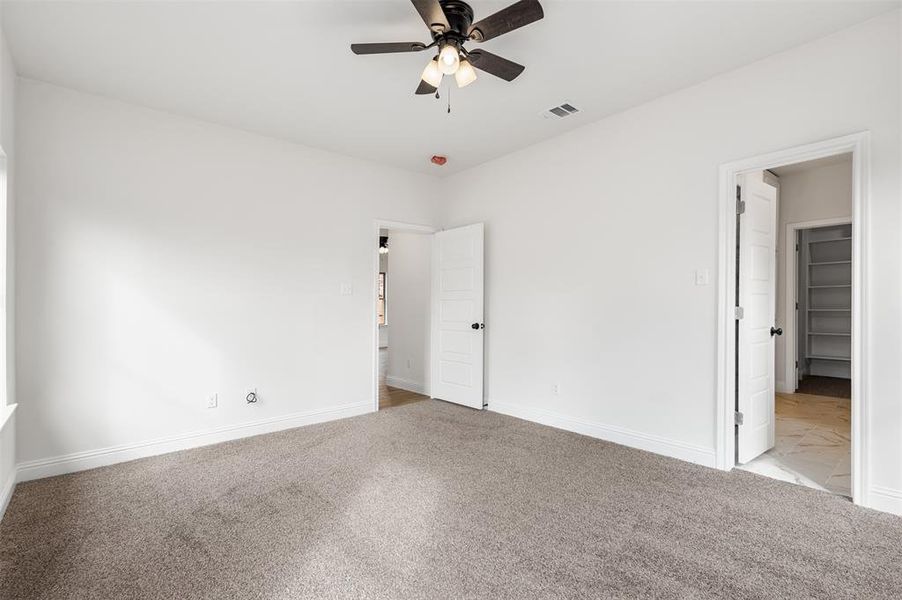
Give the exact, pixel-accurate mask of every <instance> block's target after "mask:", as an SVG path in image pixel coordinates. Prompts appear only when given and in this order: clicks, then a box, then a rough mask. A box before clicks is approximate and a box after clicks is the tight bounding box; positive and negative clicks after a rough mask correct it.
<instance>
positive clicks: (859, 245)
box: [717, 133, 868, 505]
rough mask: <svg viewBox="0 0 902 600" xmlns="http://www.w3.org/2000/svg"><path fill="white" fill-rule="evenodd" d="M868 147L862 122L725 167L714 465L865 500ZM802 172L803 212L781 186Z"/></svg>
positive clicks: (785, 187) (786, 188)
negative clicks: (836, 176) (838, 200)
mask: <svg viewBox="0 0 902 600" xmlns="http://www.w3.org/2000/svg"><path fill="white" fill-rule="evenodd" d="M867 149H868V134H867V133H862V134H856V135H852V136H847V137H844V138H838V139H835V140H828V141H825V142H820V143H816V144H811V145H808V146H803V147H799V148H793V149H789V150H784V151H780V152H775V153H772V154H769V155H764V156H760V157H754V158H751V159H747V160H744V161H738V162H736V163H731V164H728V165H724V166H723V167H722V168H721V239H720V241H721V244H720V253H721V265H720V274H721V279H720V300H721V303H722V304H721V307H722V308H721V311H720V318H719V323H718V330H719V336H720V337H719V352H718V355H719V358H718V361H719V362H718V390H719V397H720V401H719V402H718V422H719V423H720V431H719V433H718V438H717V464H718V467H719V468H722V469H726V470H729V469H732V468H733V467H739V468H743V469H747V470H751V471H754V472H757V473H759V474H762V475H767V476H770V477H776V478H779V479H783V480H786V481H790V482H792V483H797V484H802V485H807V486H809V487H816V488H819V489H822V490H826V491H828V492H831V493H834V494H839V495H843V496H847V497H851V498H852V499H853V501H854V502H855V503H858V504H865V505H867V498H866V495H865V493H864V491H865V490H866V489H867V486H866V482H865V476H866V473H867V470H866V464H867V438H866V433H865V431H866V430H865V428H864V423H865V422H866V420H865V414H866V407H867V398H866V397H865V396H864V393H863V392H864V390H865V389H866V388H865V386H863V385H862V382H861V377H860V374H861V373H863V372H865V370H864V368H863V363H864V360H865V358H866V357H865V356H864V355H863V354H862V352H861V332H862V331H863V323H864V322H865V319H866V314H865V309H866V305H865V303H864V302H862V298H863V295H864V289H865V288H864V285H863V281H864V270H863V269H862V265H863V264H865V263H864V259H865V257H864V254H863V251H864V248H865V244H864V243H863V240H862V239H861V232H862V231H863V230H865V227H864V224H863V218H864V217H865V216H866V214H867V213H866V210H865V205H866V202H867V179H866V174H867V168H866V166H867V159H868V156H867ZM828 171H832V172H835V173H838V172H845V173H846V175H847V178H846V183H845V184H839V183H836V182H835V181H830V180H829V179H828V178H826V175H825V174H826V173H827V172H828ZM802 173H805V177H807V178H808V181H803V182H802V183H804V184H805V185H797V186H795V189H796V190H798V189H807V190H808V192H809V195H811V196H812V199H810V200H807V201H806V203H807V205H806V206H805V207H802V208H804V210H803V211H802V212H801V213H800V212H793V211H798V210H799V209H800V206H799V203H798V198H797V197H796V198H795V199H794V200H793V202H794V203H795V204H796V205H795V206H789V204H791V203H789V202H788V200H789V195H788V194H789V191H790V190H789V189H788V188H789V187H790V186H789V183H790V182H791V181H795V180H800V181H801V180H802V179H804V178H803V177H802V175H800V174H802ZM816 177H820V178H821V179H822V180H823V181H821V183H822V184H823V185H826V186H828V187H830V188H831V189H832V190H833V192H835V195H837V196H844V201H845V203H846V208H845V210H844V211H840V212H836V211H837V210H838V209H837V208H836V206H831V205H830V203H829V202H827V201H826V200H825V197H824V194H823V190H821V192H817V193H814V192H812V190H813V189H815V188H812V178H816ZM806 186H807V188H806ZM743 187H744V188H745V189H744V190H743ZM840 192H841V193H840ZM806 211H807V212H806ZM812 211H813V212H812ZM819 211H820V212H819ZM831 211H832V212H831ZM800 215H803V218H800ZM825 215H826V216H825ZM743 219H746V221H745V222H743ZM743 236H746V237H743ZM797 245H798V248H799V251H798V252H797V251H796V246H797ZM840 255H842V256H840ZM778 280H779V281H780V283H778ZM796 303H798V308H796V306H797V304H796Z"/></svg>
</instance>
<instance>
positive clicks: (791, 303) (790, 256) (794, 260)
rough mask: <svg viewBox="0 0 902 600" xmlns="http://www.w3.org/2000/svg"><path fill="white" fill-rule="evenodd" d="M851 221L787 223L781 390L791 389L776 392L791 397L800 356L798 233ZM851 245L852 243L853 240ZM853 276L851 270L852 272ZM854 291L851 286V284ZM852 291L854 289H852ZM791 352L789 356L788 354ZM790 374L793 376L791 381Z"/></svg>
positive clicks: (785, 234) (839, 218) (823, 220)
mask: <svg viewBox="0 0 902 600" xmlns="http://www.w3.org/2000/svg"><path fill="white" fill-rule="evenodd" d="M851 224H852V219H851V218H849V217H832V218H829V219H815V220H813V221H799V222H797V223H787V224H786V231H785V232H784V238H783V256H784V258H785V260H786V264H785V266H784V269H783V272H784V273H785V274H786V289H784V290H783V291H784V292H785V294H784V297H783V298H782V300H783V302H784V307H783V314H784V321H786V324H785V325H783V331H784V336H785V337H784V339H785V340H786V351H785V352H784V353H783V376H784V377H785V378H786V379H785V380H784V381H782V382H778V383H782V384H783V385H784V386H787V387H792V390H790V391H789V392H786V390H785V389H783V390H779V389H778V391H781V392H784V393H790V394H791V393H793V392H795V390H796V385H797V383H796V382H797V381H798V377H799V375H798V369H797V368H796V366H795V361H796V358H797V357H798V355H799V339H798V338H799V336H798V328H797V320H798V319H797V318H796V317H798V314H797V312H796V307H795V303H796V302H797V301H798V298H799V280H798V274H797V273H796V271H797V270H798V269H797V267H798V256H797V254H796V249H795V244H796V235H797V232H799V231H801V230H803V229H816V228H818V227H832V226H835V225H851ZM853 242H854V240H853ZM853 276H854V270H853ZM853 288H854V283H853ZM853 291H854V289H853ZM790 350H792V353H790ZM790 374H792V375H793V377H792V378H790Z"/></svg>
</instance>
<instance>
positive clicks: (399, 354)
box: [374, 225, 432, 410]
mask: <svg viewBox="0 0 902 600" xmlns="http://www.w3.org/2000/svg"><path fill="white" fill-rule="evenodd" d="M378 233H379V235H378V242H377V244H376V246H375V248H374V251H375V252H376V253H377V260H378V270H377V285H376V299H375V300H376V326H377V330H378V334H377V336H376V338H377V350H376V351H377V355H378V360H377V390H376V397H377V402H378V403H377V409H378V410H384V409H387V408H395V407H398V406H404V405H406V404H412V403H414V402H420V401H423V400H427V399H429V396H428V392H427V390H428V388H429V386H428V374H429V314H430V294H429V287H430V279H431V278H430V255H431V246H432V236H431V230H429V231H426V230H421V229H420V228H415V229H414V228H412V226H401V225H388V226H384V227H379V231H378Z"/></svg>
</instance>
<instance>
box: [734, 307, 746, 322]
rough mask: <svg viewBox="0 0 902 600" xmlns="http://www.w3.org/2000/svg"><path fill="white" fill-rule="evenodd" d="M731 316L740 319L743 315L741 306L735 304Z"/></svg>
mask: <svg viewBox="0 0 902 600" xmlns="http://www.w3.org/2000/svg"><path fill="white" fill-rule="evenodd" d="M733 316H734V317H735V319H736V320H737V321H738V320H739V319H741V318H742V317H744V316H745V311H744V310H743V309H742V307H741V306H737V307H736V308H735V312H734V313H733Z"/></svg>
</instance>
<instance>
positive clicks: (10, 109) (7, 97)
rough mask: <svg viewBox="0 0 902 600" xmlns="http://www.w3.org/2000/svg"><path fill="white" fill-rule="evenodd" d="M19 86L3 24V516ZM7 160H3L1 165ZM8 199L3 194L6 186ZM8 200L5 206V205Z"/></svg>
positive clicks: (10, 459)
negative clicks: (16, 104) (17, 90)
mask: <svg viewBox="0 0 902 600" xmlns="http://www.w3.org/2000/svg"><path fill="white" fill-rule="evenodd" d="M15 88H16V70H15V65H14V64H13V60H12V57H11V56H10V53H9V49H8V48H7V46H6V39H5V36H4V34H3V29H2V24H0V147H2V149H3V151H4V152H5V154H6V160H5V164H3V167H5V172H2V171H3V170H2V169H0V179H2V178H5V183H4V182H3V181H0V221H2V224H0V232H2V237H3V239H2V243H0V281H3V280H4V279H5V283H6V285H5V287H3V288H0V335H2V338H0V339H5V343H4V344H2V345H0V354H2V358H0V517H2V516H3V512H4V509H5V508H6V503H7V502H8V501H9V497H10V495H11V494H12V488H13V486H14V485H15V474H16V468H15V466H16V454H15V439H16V420H15V418H16V417H15V415H14V414H13V411H14V410H15V409H14V404H15V402H16V394H15V326H14V322H13V321H14V310H15V304H14V294H15V264H14V262H15V254H14V251H13V244H14V240H15V236H14V223H15V173H14V170H15V156H14V155H15V95H16V92H15ZM3 162H4V161H2V159H0V164H2V163H3ZM4 185H5V187H6V198H3V197H2V190H3V186H4ZM4 203H5V205H4Z"/></svg>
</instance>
